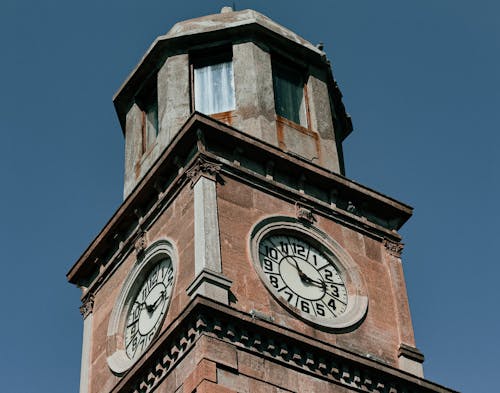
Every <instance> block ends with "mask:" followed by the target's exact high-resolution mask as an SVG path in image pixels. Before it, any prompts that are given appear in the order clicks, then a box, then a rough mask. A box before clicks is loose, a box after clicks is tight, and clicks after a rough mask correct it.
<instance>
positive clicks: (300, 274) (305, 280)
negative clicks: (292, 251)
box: [287, 255, 310, 282]
mask: <svg viewBox="0 0 500 393" xmlns="http://www.w3.org/2000/svg"><path fill="white" fill-rule="evenodd" d="M290 259H291V260H292V261H293V262H294V264H295V268H296V269H297V272H298V273H299V277H300V279H301V280H302V281H303V282H307V281H308V280H310V279H309V277H307V276H306V274H305V273H304V272H303V271H302V270H301V268H300V267H299V264H298V262H297V260H296V259H295V258H294V257H292V256H290V255H289V256H288V258H287V261H288V263H290V265H292V266H294V265H293V264H292V263H291V262H290Z"/></svg>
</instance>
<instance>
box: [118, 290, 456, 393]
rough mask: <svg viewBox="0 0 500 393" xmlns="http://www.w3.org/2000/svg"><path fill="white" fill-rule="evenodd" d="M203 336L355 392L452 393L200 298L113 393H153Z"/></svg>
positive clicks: (165, 333) (162, 335) (122, 380)
mask: <svg viewBox="0 0 500 393" xmlns="http://www.w3.org/2000/svg"><path fill="white" fill-rule="evenodd" d="M204 335H207V336H211V337H214V338H217V339H219V340H223V341H225V342H227V343H229V344H231V345H234V346H235V347H237V349H238V350H241V351H248V352H251V353H255V354H257V355H259V356H262V357H265V358H268V359H272V360H273V361H274V362H277V363H280V364H282V365H283V366H285V367H288V368H293V369H296V370H297V371H299V372H303V373H307V374H310V375H314V376H315V377H317V378H320V379H323V380H325V381H329V382H331V383H332V384H337V385H341V386H344V387H345V388H348V389H350V390H352V391H359V392H374V393H375V392H377V393H379V392H391V393H403V392H414V393H427V392H441V393H445V392H446V393H450V392H453V390H450V389H447V388H444V387H442V386H440V385H437V384H434V383H432V382H429V381H427V380H425V379H422V378H418V377H415V376H414V375H412V374H408V373H405V372H403V371H401V370H399V369H396V368H394V367H391V366H388V365H385V364H383V363H380V362H377V361H374V360H372V359H369V358H367V357H363V356H360V355H357V354H354V353H351V352H347V351H345V350H342V349H340V348H338V347H335V346H333V345H330V344H327V343H324V342H320V341H317V340H314V339H311V338H309V337H305V336H303V335H301V334H299V333H297V332H294V331H291V330H288V329H285V328H283V327H281V326H278V325H276V324H274V323H271V322H266V321H262V320H256V319H254V318H252V316H251V315H249V314H245V313H242V312H240V311H236V310H234V309H232V308H230V307H228V306H224V305H222V304H220V303H216V302H213V301H212V300H209V299H206V298H202V297H197V298H195V299H194V300H193V301H192V302H191V304H190V305H189V306H188V307H187V308H186V309H185V311H184V312H183V313H182V314H181V315H180V316H179V318H177V320H176V321H175V322H174V323H173V324H172V325H171V327H170V328H169V329H167V330H166V331H164V332H163V333H162V334H161V335H160V336H159V338H158V339H157V340H156V342H155V343H154V344H153V346H152V347H151V349H150V350H149V351H147V352H146V353H144V354H143V355H142V357H141V358H140V359H139V361H138V362H137V363H136V364H135V365H134V366H133V367H132V368H131V369H130V370H129V371H128V372H127V373H126V374H125V375H124V376H123V378H122V379H121V380H120V381H119V382H118V384H117V385H116V386H115V388H114V389H113V390H112V393H125V392H134V393H146V392H152V391H154V390H155V389H156V387H157V386H158V385H159V384H160V383H161V382H162V381H163V380H164V379H165V378H166V377H167V376H168V375H169V373H170V371H171V370H172V369H173V368H174V367H175V366H176V364H178V363H179V362H180V361H181V360H182V358H183V357H184V356H185V355H186V354H187V353H188V352H189V351H190V350H191V349H192V348H194V346H195V345H196V342H197V341H198V340H199V339H200V337H202V336H204Z"/></svg>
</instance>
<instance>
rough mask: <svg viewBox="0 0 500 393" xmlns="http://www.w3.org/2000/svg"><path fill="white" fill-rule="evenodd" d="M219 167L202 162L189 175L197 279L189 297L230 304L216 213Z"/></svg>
mask: <svg viewBox="0 0 500 393" xmlns="http://www.w3.org/2000/svg"><path fill="white" fill-rule="evenodd" d="M219 171H220V165H218V164H214V163H210V162H208V161H205V160H204V159H199V160H198V161H197V162H196V163H195V165H194V166H193V167H192V168H191V169H190V170H189V171H188V173H187V176H188V178H190V179H191V187H192V188H193V192H194V254H195V255H194V259H195V279H194V281H193V282H192V283H191V285H190V286H189V287H188V289H187V292H188V295H189V296H191V297H194V296H196V295H203V296H206V297H208V298H211V299H214V300H216V301H218V302H221V303H224V304H229V288H230V286H231V281H230V280H229V279H228V278H226V277H225V276H224V275H223V274H222V261H221V252H220V236H219V221H218V212H217V184H216V180H217V176H218V172H219Z"/></svg>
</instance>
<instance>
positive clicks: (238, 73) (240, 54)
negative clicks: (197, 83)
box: [233, 42, 278, 146]
mask: <svg viewBox="0 0 500 393" xmlns="http://www.w3.org/2000/svg"><path fill="white" fill-rule="evenodd" d="M233 69H234V88H235V96H236V117H235V119H234V120H233V125H234V126H235V127H236V128H238V129H240V130H242V131H243V132H246V133H248V134H250V135H252V136H254V137H256V138H259V139H261V140H263V141H265V142H267V143H270V144H272V145H274V146H278V137H277V134H276V120H275V118H274V93H273V72H272V67H271V55H270V54H269V53H268V52H266V51H265V50H263V49H262V48H260V47H259V46H257V45H256V44H254V43H253V42H245V43H242V44H236V45H234V46H233Z"/></svg>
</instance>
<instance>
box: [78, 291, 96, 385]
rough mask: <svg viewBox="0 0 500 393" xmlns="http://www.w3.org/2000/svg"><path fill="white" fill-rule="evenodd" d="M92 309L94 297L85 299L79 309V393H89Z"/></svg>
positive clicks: (90, 296)
mask: <svg viewBox="0 0 500 393" xmlns="http://www.w3.org/2000/svg"><path fill="white" fill-rule="evenodd" d="M93 309H94V296H93V295H89V296H88V297H86V298H85V299H84V300H83V302H82V305H81V307H80V313H81V314H82V317H83V340H82V363H81V369H80V393H88V392H89V381H90V349H91V341H92V335H91V334H92V313H93Z"/></svg>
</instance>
